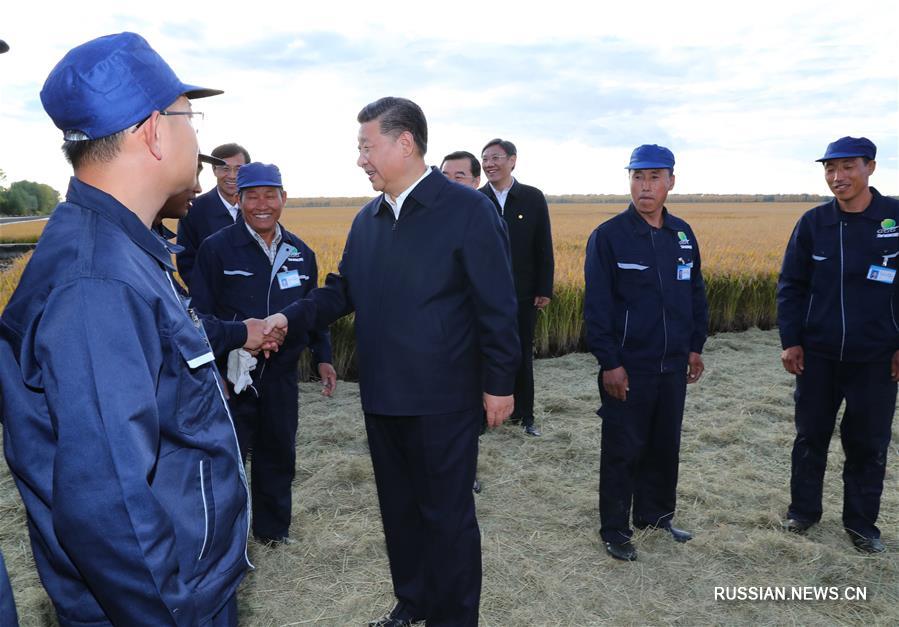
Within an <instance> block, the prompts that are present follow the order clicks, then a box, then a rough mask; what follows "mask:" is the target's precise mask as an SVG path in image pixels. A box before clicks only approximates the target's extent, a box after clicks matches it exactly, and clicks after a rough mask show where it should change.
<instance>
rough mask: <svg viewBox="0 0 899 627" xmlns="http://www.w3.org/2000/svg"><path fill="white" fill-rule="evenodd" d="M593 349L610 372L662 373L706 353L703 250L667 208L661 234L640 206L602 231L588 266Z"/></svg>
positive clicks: (591, 244) (590, 248) (592, 243)
mask: <svg viewBox="0 0 899 627" xmlns="http://www.w3.org/2000/svg"><path fill="white" fill-rule="evenodd" d="M584 278H585V292H584V321H585V323H586V326H587V347H588V348H589V350H590V352H592V353H593V354H594V355H595V356H596V360H597V361H598V362H599V365H600V367H601V368H602V369H603V370H612V369H613V368H618V367H619V366H624V368H625V370H627V371H628V372H641V373H663V372H674V371H677V370H683V369H685V368H686V365H687V360H688V357H689V354H690V353H691V352H692V353H702V347H703V345H704V344H705V339H706V334H707V331H708V321H709V310H708V303H707V302H706V295H705V283H704V281H703V279H702V262H701V260H700V255H699V244H698V242H697V241H696V236H695V235H694V234H693V230H692V229H691V228H690V225H689V224H687V223H686V222H684V221H683V220H681V219H680V218H677V217H675V216H673V215H671V214H670V213H668V210H667V209H664V208H663V209H662V228H659V229H657V228H654V227H652V226H650V225H649V223H648V222H646V220H644V219H643V218H642V217H640V214H639V213H638V212H637V209H636V208H635V207H634V205H633V203H631V205H630V206H629V207H628V209H627V210H626V211H624V212H623V213H620V214H618V215H617V216H615V217H614V218H611V219H609V220H607V221H606V222H604V223H602V224H600V225H599V226H598V227H597V228H596V230H594V231H593V233H592V234H591V235H590V239H589V241H588V242H587V257H586V260H585V262H584Z"/></svg>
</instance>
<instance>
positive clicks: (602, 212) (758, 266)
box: [0, 202, 811, 376]
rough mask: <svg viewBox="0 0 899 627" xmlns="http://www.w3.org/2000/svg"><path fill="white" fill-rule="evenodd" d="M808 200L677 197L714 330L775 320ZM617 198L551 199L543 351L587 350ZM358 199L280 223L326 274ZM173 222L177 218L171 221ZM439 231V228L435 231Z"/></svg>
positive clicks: (23, 233)
mask: <svg viewBox="0 0 899 627" xmlns="http://www.w3.org/2000/svg"><path fill="white" fill-rule="evenodd" d="M810 207H811V204H810V203H750V202H745V203H672V204H670V205H669V209H670V210H671V212H672V213H674V214H675V215H677V216H679V217H681V218H684V219H686V220H687V221H688V222H689V223H690V224H691V225H692V227H693V230H694V231H695V232H696V235H697V237H698V238H699V245H700V250H701V252H702V259H703V270H704V273H705V277H706V287H707V294H708V299H709V310H710V321H709V328H710V330H711V331H712V332H716V331H726V330H742V329H747V328H750V327H754V326H757V327H760V328H763V329H767V328H771V327H772V326H773V325H774V322H775V286H776V281H777V271H778V269H779V265H780V259H781V256H782V255H783V250H784V247H785V246H786V242H787V239H788V238H789V236H790V232H791V231H792V228H793V225H794V224H795V223H796V220H797V219H798V218H799V216H800V215H801V214H802V213H803V211H805V210H806V209H808V208H810ZM623 209H624V205H623V204H622V205H616V204H554V205H551V206H550V216H551V221H552V228H553V242H554V246H555V253H556V288H555V295H554V299H553V303H552V304H551V305H550V306H549V307H548V308H547V309H546V310H545V311H544V312H543V313H541V315H540V316H539V318H538V321H537V330H536V335H535V342H534V344H535V351H536V354H537V355H538V356H551V355H562V354H565V353H569V352H571V351H576V350H584V349H585V346H584V341H583V335H584V333H583V298H584V291H583V284H584V279H583V267H584V249H585V247H586V242H587V238H588V237H589V235H590V233H591V232H592V231H593V229H594V228H595V227H596V226H597V225H598V224H599V223H601V222H603V221H605V220H607V219H609V218H610V217H612V216H613V215H615V214H616V213H618V212H620V211H622V210H623ZM358 210H359V208H358V207H298V208H289V209H285V210H284V213H283V214H282V217H281V223H282V224H283V225H284V226H285V227H286V228H287V229H288V230H290V231H292V232H294V233H296V234H297V235H299V236H300V237H301V238H302V239H304V240H305V241H306V243H307V244H309V245H310V246H311V247H312V248H313V250H315V252H316V255H317V258H318V261H319V274H320V276H321V277H324V275H325V274H326V273H327V272H333V271H335V270H336V269H337V264H338V262H339V261H340V255H341V253H342V251H343V244H344V241H345V239H346V234H347V231H348V230H349V227H350V224H351V223H352V220H353V217H354V216H355V215H356V213H357V211H358ZM44 224H46V223H45V222H29V223H24V224H11V225H9V224H6V225H0V241H10V240H19V241H22V240H27V239H29V237H36V236H37V235H38V234H39V233H40V231H41V230H42V229H43V226H44ZM169 227H170V228H172V230H175V228H176V225H175V224H170V225H169ZM437 236H439V234H437ZM22 266H23V264H21V263H20V264H17V265H16V266H15V267H13V268H10V269H9V270H8V271H7V272H5V273H0V309H2V307H3V306H4V304H5V302H6V300H7V298H8V297H9V294H10V292H11V291H12V289H13V288H14V287H15V285H16V282H17V281H18V276H19V274H20V273H21V268H22ZM331 331H332V339H333V341H334V349H335V350H334V353H335V364H334V366H335V368H337V371H338V373H339V374H340V375H341V376H347V375H348V376H352V375H353V350H354V342H353V338H352V322H351V320H349V319H344V320H340V321H338V322H337V323H336V324H335V325H333V326H332V328H331Z"/></svg>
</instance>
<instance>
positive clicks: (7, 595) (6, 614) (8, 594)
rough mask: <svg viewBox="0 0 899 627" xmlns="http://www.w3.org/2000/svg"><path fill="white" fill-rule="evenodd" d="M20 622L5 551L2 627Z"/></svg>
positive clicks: (0, 576) (0, 579)
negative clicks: (7, 569) (7, 570)
mask: <svg viewBox="0 0 899 627" xmlns="http://www.w3.org/2000/svg"><path fill="white" fill-rule="evenodd" d="M0 418H2V416H0ZM18 624H19V618H18V615H17V614H16V603H15V600H14V599H13V596H12V587H11V586H10V585H9V574H8V573H7V572H6V563H5V562H4V561H3V553H0V627H15V626H16V625H18Z"/></svg>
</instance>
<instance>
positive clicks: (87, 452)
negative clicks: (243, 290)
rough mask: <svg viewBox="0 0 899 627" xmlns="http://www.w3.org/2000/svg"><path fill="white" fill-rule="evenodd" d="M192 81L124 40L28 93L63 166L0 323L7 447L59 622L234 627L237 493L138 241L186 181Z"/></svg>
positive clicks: (236, 463)
mask: <svg viewBox="0 0 899 627" xmlns="http://www.w3.org/2000/svg"><path fill="white" fill-rule="evenodd" d="M219 93H221V92H220V91H218V90H213V89H205V88H201V87H196V86H194V85H188V84H185V83H183V82H181V80H179V79H178V77H177V76H176V75H175V73H174V72H173V71H172V69H171V68H170V67H169V66H168V65H167V64H166V63H165V61H164V60H163V59H162V58H161V57H160V56H159V55H158V54H157V53H156V52H155V51H154V50H153V49H152V48H151V47H150V46H149V45H148V44H147V42H146V41H145V40H144V39H143V38H142V37H140V36H139V35H136V34H134V33H120V34H116V35H109V36H106V37H100V38H98V39H94V40H92V41H89V42H87V43H85V44H83V45H81V46H78V47H76V48H74V49H72V50H71V51H69V52H68V53H67V54H66V55H65V57H63V59H62V60H61V61H60V62H59V63H58V64H57V65H56V67H54V68H53V70H52V71H51V73H50V75H49V76H48V78H47V80H46V82H45V83H44V87H43V90H42V91H41V101H42V102H43V105H44V108H45V110H46V111H47V113H48V114H49V116H50V117H51V119H52V120H53V122H54V123H55V124H56V126H58V127H59V128H60V129H61V130H62V131H63V134H64V139H65V143H64V145H63V151H64V153H65V155H66V157H67V158H68V159H69V161H70V162H71V163H72V166H73V169H74V177H73V178H72V179H71V181H70V184H69V188H68V191H67V193H66V201H65V202H63V203H61V204H60V205H59V206H58V207H57V208H56V210H55V211H54V213H53V217H52V218H51V219H50V221H49V223H48V224H47V227H46V229H45V230H44V233H43V235H42V236H41V243H40V245H39V246H38V247H37V250H36V251H35V253H34V256H33V257H32V259H31V261H30V262H29V264H28V266H27V267H26V269H25V272H24V274H23V276H22V279H21V281H20V283H19V286H18V288H17V289H16V291H15V293H14V294H13V296H12V298H11V299H10V301H9V304H8V305H7V307H6V309H5V310H4V312H3V316H2V317H0V387H2V389H3V400H2V402H3V406H2V413H3V415H4V438H3V440H4V447H5V453H6V460H7V462H8V464H9V467H10V469H11V471H12V473H13V475H14V477H15V480H16V483H17V485H18V488H19V492H20V494H21V495H22V500H23V501H24V503H25V507H26V509H27V511H28V522H29V532H30V535H31V545H32V551H33V553H34V558H35V562H36V564H37V568H38V571H39V573H40V576H41V581H42V583H43V584H44V586H45V588H46V589H47V592H48V593H49V595H50V598H51V600H52V601H53V604H54V607H55V609H56V612H57V617H58V620H59V623H60V625H111V624H116V625H138V624H140V625H185V626H186V625H236V623H237V609H236V601H235V593H236V591H237V586H238V584H239V583H240V581H241V580H242V579H243V576H244V573H245V572H246V571H247V569H248V568H250V563H249V561H248V559H247V554H246V547H247V534H248V532H249V512H248V500H249V495H248V490H247V485H246V480H245V478H244V476H243V465H242V464H241V462H240V452H239V449H238V445H237V439H236V437H235V435H234V427H233V424H232V421H231V416H230V413H229V411H228V407H227V404H226V403H225V400H224V396H223V393H222V389H221V387H220V385H219V379H218V374H217V372H216V370H215V364H214V358H213V355H212V352H211V350H210V348H209V344H208V342H207V339H206V336H205V335H204V333H203V329H202V325H201V324H200V322H199V320H198V318H197V317H196V316H195V315H193V314H192V312H189V311H188V310H187V309H186V308H185V307H184V305H183V304H182V301H181V300H180V298H179V297H178V294H177V291H176V290H175V287H174V285H173V284H172V281H171V278H170V275H169V273H170V271H171V270H172V266H171V258H170V256H169V254H168V252H167V251H166V249H165V247H164V246H163V244H162V242H161V240H160V239H159V238H158V237H157V236H156V235H155V234H153V232H152V231H151V230H150V227H151V225H152V223H153V220H154V218H155V216H156V214H157V213H158V212H159V208H160V207H161V206H162V205H163V204H164V203H165V201H166V200H167V199H168V198H170V197H171V196H174V195H175V194H177V193H179V192H181V191H182V190H184V189H187V188H190V187H191V186H192V185H193V184H194V181H195V177H196V168H197V136H196V131H195V130H194V128H193V126H192V120H193V119H195V118H197V117H199V116H200V115H201V114H199V113H197V112H195V111H194V110H193V109H192V108H191V99H192V98H201V97H204V96H212V95H216V94H219Z"/></svg>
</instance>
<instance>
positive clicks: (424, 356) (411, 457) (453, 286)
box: [281, 98, 519, 627]
mask: <svg viewBox="0 0 899 627" xmlns="http://www.w3.org/2000/svg"><path fill="white" fill-rule="evenodd" d="M357 119H358V121H359V124H360V128H359V158H358V160H357V164H358V165H359V167H361V168H362V169H363V170H364V171H365V173H366V175H367V176H368V179H369V180H370V181H371V184H372V187H373V188H374V189H375V190H377V191H379V192H383V193H382V194H380V195H379V196H377V197H376V198H375V199H374V200H372V201H371V202H369V203H368V204H367V205H366V206H365V207H363V208H362V210H361V211H360V212H359V214H358V215H357V216H356V218H355V220H354V221H353V225H352V227H351V228H350V233H349V235H348V236H347V242H346V247H345V248H344V253H343V258H342V259H341V262H340V274H337V275H335V274H331V275H329V276H328V280H327V282H326V286H325V287H324V288H321V289H318V290H314V291H313V292H312V294H311V295H310V296H311V298H312V300H313V301H314V303H315V307H312V308H310V307H309V305H310V303H308V302H306V301H300V302H298V303H297V304H295V305H294V306H291V307H289V308H288V309H287V310H286V311H284V316H281V317H286V318H287V320H289V321H290V325H291V328H292V327H293V326H294V325H295V324H301V325H302V324H306V322H304V321H305V320H306V319H307V317H308V316H309V312H310V309H315V310H317V312H318V326H322V325H327V324H329V323H331V322H332V321H333V320H335V319H337V318H338V317H340V316H342V315H346V314H348V313H350V312H353V311H355V313H356V318H355V331H356V347H357V348H356V351H357V352H356V354H357V356H358V358H359V388H360V392H361V395H362V409H363V411H364V412H365V426H366V431H367V432H368V442H369V448H370V451H371V458H372V465H373V466H374V471H375V481H376V483H377V488H378V502H379V504H380V507H381V518H382V520H383V522H384V537H385V540H386V541H387V556H388V558H389V560H390V572H391V575H392V576H393V588H394V592H395V593H396V596H397V599H398V603H397V605H396V607H394V608H393V610H391V612H390V613H389V614H388V615H387V616H385V617H384V618H382V619H380V620H379V621H375V622H374V623H372V624H377V625H390V626H398V625H406V624H408V623H409V622H414V621H418V620H426V621H427V624H428V625H429V626H430V625H433V626H435V627H436V626H440V625H475V624H477V621H478V607H479V604H480V594H481V548H480V546H481V541H480V531H479V529H478V522H477V517H476V515H475V508H474V496H473V494H472V491H471V486H472V483H473V482H474V476H475V467H476V465H477V439H478V433H479V431H480V428H481V421H482V419H483V412H484V411H485V410H486V413H487V421H488V423H489V425H490V426H497V425H499V424H501V423H502V422H503V421H504V420H505V419H506V418H507V417H508V416H509V414H510V413H511V411H512V404H513V399H512V388H513V385H514V375H515V371H516V370H517V367H518V360H519V348H518V337H517V334H516V324H515V292H514V286H513V283H512V273H511V269H510V267H509V256H508V255H509V252H508V239H507V238H506V235H505V232H504V230H503V226H502V223H501V222H500V219H499V217H498V216H497V214H496V211H495V210H494V209H493V207H492V206H491V205H490V203H489V202H488V200H487V199H486V198H485V197H484V196H483V194H480V193H478V192H477V191H475V190H473V189H468V188H466V187H463V186H461V185H456V184H454V183H451V182H450V181H448V180H447V179H446V177H444V176H443V175H442V174H441V173H440V172H439V171H438V170H437V169H436V168H434V169H430V168H428V167H427V166H426V165H425V161H424V155H425V152H426V150H427V141H428V127H427V122H426V121H425V117H424V113H423V112H422V110H421V108H419V107H418V105H416V104H415V103H414V102H411V101H409V100H406V99H404V98H382V99H380V100H377V101H375V102H373V103H371V104H369V105H367V106H366V107H364V108H363V109H362V111H360V112H359V115H358V117H357ZM281 322H282V323H285V322H287V321H286V320H282V321H281Z"/></svg>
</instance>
